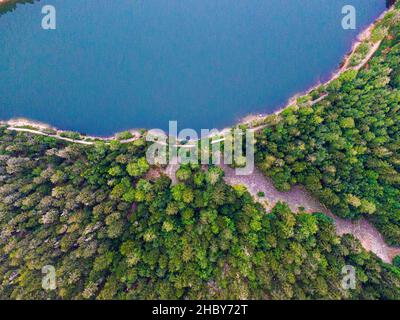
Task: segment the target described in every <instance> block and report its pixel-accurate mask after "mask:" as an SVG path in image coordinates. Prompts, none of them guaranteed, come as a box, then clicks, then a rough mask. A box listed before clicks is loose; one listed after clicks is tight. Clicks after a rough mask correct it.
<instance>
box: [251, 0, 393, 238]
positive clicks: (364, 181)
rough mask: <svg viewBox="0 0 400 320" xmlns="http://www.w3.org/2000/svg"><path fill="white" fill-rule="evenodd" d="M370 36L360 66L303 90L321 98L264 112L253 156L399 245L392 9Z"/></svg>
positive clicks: (281, 185)
mask: <svg viewBox="0 0 400 320" xmlns="http://www.w3.org/2000/svg"><path fill="white" fill-rule="evenodd" d="M397 7H399V4H397ZM372 37H376V38H377V39H376V41H378V40H381V39H383V41H382V44H381V45H380V48H379V50H378V52H377V53H376V54H375V56H374V57H373V59H372V60H371V61H369V63H368V64H367V65H366V66H365V67H364V68H363V69H361V70H360V71H359V72H357V71H355V70H350V71H347V72H345V73H343V74H342V75H341V76H340V77H339V78H338V79H336V80H334V81H332V82H331V83H330V84H329V85H328V86H326V87H321V88H318V89H317V90H315V91H314V92H312V93H311V94H310V97H309V98H310V99H312V98H315V97H318V95H320V94H324V93H328V95H327V97H326V98H325V99H323V100H322V101H320V102H319V103H317V104H315V105H313V106H310V105H309V104H308V103H307V100H306V99H302V100H301V101H298V103H297V104H294V105H292V106H291V107H289V108H287V109H285V110H284V111H283V112H282V113H281V114H280V115H279V116H272V117H270V118H269V119H268V124H269V125H268V126H267V128H265V129H264V130H263V132H262V133H261V134H260V135H259V136H258V137H257V157H256V158H257V163H258V166H259V167H260V168H261V169H262V170H263V172H264V173H265V174H266V175H267V176H269V177H271V178H272V179H273V180H274V183H275V186H276V187H277V188H278V189H279V190H281V191H287V190H289V189H290V188H291V186H293V185H295V184H301V185H304V186H306V188H307V189H308V190H309V191H310V192H311V193H312V194H314V195H315V196H316V197H318V198H319V199H320V201H321V202H322V203H324V204H325V205H326V206H327V207H328V208H330V209H331V210H332V212H334V213H335V214H336V215H338V216H340V217H343V218H349V219H357V218H359V217H360V216H365V217H366V218H367V219H368V220H370V221H371V222H373V223H374V224H375V225H376V227H377V228H378V229H379V230H380V232H381V233H382V234H383V235H384V236H385V239H386V241H387V242H388V243H390V244H392V245H400V201H399V199H400V188H399V186H400V154H399V150H400V103H399V102H400V90H399V89H400V13H399V10H396V11H393V12H392V13H390V14H388V15H386V18H385V19H384V20H383V21H382V22H381V23H380V25H379V26H378V27H377V28H376V29H375V31H374V34H373V35H372Z"/></svg>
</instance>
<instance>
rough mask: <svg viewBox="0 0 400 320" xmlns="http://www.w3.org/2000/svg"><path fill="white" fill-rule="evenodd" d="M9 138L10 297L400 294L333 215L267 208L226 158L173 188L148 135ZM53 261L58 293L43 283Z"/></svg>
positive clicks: (6, 280) (2, 148)
mask: <svg viewBox="0 0 400 320" xmlns="http://www.w3.org/2000/svg"><path fill="white" fill-rule="evenodd" d="M0 139H1V144H0V199H1V200H0V224H1V229H0V230H1V233H0V298H2V299H48V298H50V299H183V298H185V299H186V298H189V299H398V298H400V290H399V289H400V269H399V268H398V267H397V266H396V265H394V266H393V265H389V264H385V263H383V262H382V261H381V260H380V259H379V258H377V257H376V256H375V255H373V254H371V253H368V252H366V251H365V250H364V249H363V248H362V247H361V245H360V244H359V242H358V240H356V239H354V238H353V237H352V236H350V235H345V236H343V237H338V236H336V234H335V227H334V224H333V223H332V220H331V219H330V218H328V217H326V216H325V215H323V214H320V213H315V214H312V215H311V214H307V213H302V212H300V213H298V214H295V213H293V212H291V211H290V209H289V208H288V207H287V205H285V204H284V203H279V204H277V205H276V206H275V208H274V209H273V210H272V211H271V212H270V213H268V214H266V213H265V211H264V208H263V207H262V206H261V205H260V204H258V203H255V202H254V200H253V199H252V197H251V196H250V194H249V193H248V192H247V191H246V189H245V188H244V187H241V186H236V187H231V186H228V185H226V184H225V183H224V181H223V179H222V176H223V171H222V170H221V169H220V168H218V167H212V166H210V167H208V168H207V169H204V168H201V167H199V166H196V165H192V166H183V167H181V168H180V169H179V170H178V171H177V173H176V175H177V178H178V183H177V184H175V185H171V180H170V179H169V178H168V177H166V176H165V175H163V174H162V171H160V170H159V168H156V167H150V166H149V165H147V163H146V162H145V161H144V160H143V159H144V158H143V154H144V151H145V149H146V144H145V143H144V140H137V141H135V142H133V143H131V144H121V143H119V142H117V141H114V142H112V143H111V144H105V143H102V142H98V143H97V144H96V146H93V147H88V146H82V145H79V144H70V143H67V142H63V141H60V140H56V139H54V138H50V137H43V136H35V135H31V134H26V133H17V132H14V131H8V130H6V128H5V127H2V128H1V130H0ZM45 265H52V266H54V267H55V270H56V275H57V277H56V281H57V288H56V290H53V291H46V290H43V289H42V283H41V281H42V273H41V269H42V267H43V266H45ZM346 265H351V266H354V267H355V268H356V271H357V279H358V281H357V283H356V284H357V286H356V288H355V289H354V290H344V289H343V288H342V285H341V281H342V278H343V274H342V273H341V272H342V268H343V267H344V266H346Z"/></svg>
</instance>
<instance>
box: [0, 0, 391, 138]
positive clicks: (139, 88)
mask: <svg viewBox="0 0 400 320" xmlns="http://www.w3.org/2000/svg"><path fill="white" fill-rule="evenodd" d="M46 4H51V5H53V6H55V8H56V9H57V29H56V30H50V31H49V30H43V29H42V27H41V20H42V17H43V15H42V14H41V9H42V7H43V6H44V5H46ZM347 4H352V5H354V6H355V7H356V9H357V30H343V29H342V27H341V20H342V17H343V15H342V12H341V11H342V7H343V6H344V5H347ZM384 10H385V1H384V0H368V1H366V0H322V1H321V0H301V1H300V0H117V1H110V0H51V1H47V0H46V1H40V2H38V3H35V4H33V5H32V4H26V5H19V6H18V7H17V9H16V10H15V11H13V12H9V13H6V14H4V15H2V16H0V119H4V120H6V119H10V118H12V117H26V118H30V119H34V120H38V121H42V122H46V123H50V124H52V125H54V126H56V127H58V128H61V129H68V130H76V131H80V132H84V133H88V134H97V135H109V134H112V133H114V132H118V131H122V130H125V129H129V128H143V127H144V128H162V129H166V128H168V121H169V120H177V121H178V125H179V128H181V129H182V128H185V127H190V128H194V129H196V130H199V129H200V128H205V129H206V128H208V129H212V128H219V129H220V128H223V127H225V126H228V125H232V124H234V123H235V122H236V121H238V120H239V118H241V117H243V116H246V115H248V114H249V113H260V112H262V113H267V112H273V111H274V110H276V109H278V108H279V107H281V106H282V105H284V104H285V102H286V101H287V100H288V99H289V98H290V97H291V96H292V95H293V94H295V93H297V92H299V91H304V90H306V89H307V88H309V87H310V86H312V85H314V84H316V83H317V82H318V81H323V80H326V79H327V78H329V76H330V75H331V73H332V72H333V71H334V70H336V69H337V68H338V66H339V63H340V61H341V60H342V58H343V56H344V55H345V54H346V53H347V52H348V51H349V50H350V48H351V45H352V42H353V41H354V40H355V39H356V36H357V34H358V33H360V32H361V31H362V30H363V29H364V28H365V27H366V26H367V25H368V24H370V23H371V22H373V21H374V20H375V18H377V17H378V16H379V15H380V14H381V13H382V12H383V11H384Z"/></svg>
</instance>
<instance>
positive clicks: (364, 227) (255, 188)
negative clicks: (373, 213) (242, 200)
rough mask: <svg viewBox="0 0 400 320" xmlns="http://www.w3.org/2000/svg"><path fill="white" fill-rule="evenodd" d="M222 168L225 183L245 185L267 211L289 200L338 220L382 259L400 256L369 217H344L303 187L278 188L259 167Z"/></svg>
mask: <svg viewBox="0 0 400 320" xmlns="http://www.w3.org/2000/svg"><path fill="white" fill-rule="evenodd" d="M222 167H223V169H224V171H225V178H224V179H225V182H226V183H228V184H230V185H239V184H240V185H244V186H246V187H247V189H248V191H249V192H250V194H251V195H252V196H253V197H254V198H255V199H256V200H257V201H258V202H260V203H262V204H263V205H264V206H265V208H266V210H267V211H269V210H270V209H272V207H273V206H274V205H275V204H276V203H277V202H286V203H287V204H288V205H289V207H290V209H291V210H292V211H294V212H298V211H299V208H300V207H302V208H304V210H305V211H306V212H309V213H312V212H322V213H324V214H326V215H327V216H329V217H331V218H332V219H333V220H334V221H335V225H336V233H337V234H338V235H343V234H346V233H350V234H352V235H353V236H354V237H355V238H357V239H358V240H359V241H360V242H361V244H362V246H363V247H364V248H365V249H366V250H368V251H371V252H373V253H375V254H376V255H377V256H378V257H379V258H381V259H382V260H383V261H385V262H387V263H391V262H392V260H393V258H394V257H395V256H396V255H400V248H396V247H391V246H389V245H387V244H386V242H385V240H384V238H383V236H382V235H381V234H380V232H379V231H378V230H377V229H376V228H375V227H374V226H373V225H371V224H370V223H369V222H368V221H367V220H366V219H364V218H362V219H360V220H358V221H351V220H345V219H341V218H339V217H337V216H335V215H334V214H333V213H332V212H331V211H330V210H328V209H327V208H326V207H325V206H323V205H322V204H321V203H320V202H319V201H318V200H317V199H315V198H314V197H313V196H311V195H310V193H308V192H307V191H306V190H305V189H304V188H302V187H300V186H295V187H293V188H292V189H291V190H290V191H289V192H279V191H278V190H276V189H275V187H274V185H273V182H272V180H271V179H270V178H268V177H265V176H264V175H263V174H262V172H261V171H259V170H258V169H255V170H254V172H253V174H251V175H248V176H238V175H236V174H235V170H234V169H232V168H230V167H228V166H226V165H223V166H222ZM260 191H261V192H264V194H265V197H263V198H260V197H259V196H258V195H257V193H258V192H260ZM265 201H267V203H265Z"/></svg>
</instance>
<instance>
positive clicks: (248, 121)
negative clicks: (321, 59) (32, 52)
mask: <svg viewBox="0 0 400 320" xmlns="http://www.w3.org/2000/svg"><path fill="white" fill-rule="evenodd" d="M6 2H7V0H0V4H1V3H6ZM394 9H395V5H392V6H391V7H389V8H387V9H386V10H385V11H383V12H382V13H381V14H380V15H379V16H378V18H377V19H375V21H374V22H372V23H371V24H370V25H369V26H367V27H366V28H365V29H364V30H363V31H361V32H360V33H359V34H358V36H357V37H356V39H355V40H354V41H353V44H352V46H351V49H350V50H349V51H348V53H347V54H345V55H344V57H343V59H342V60H341V62H340V63H339V68H338V69H336V71H334V72H332V74H331V76H330V77H329V78H328V80H326V81H324V82H322V83H321V82H318V83H316V84H315V85H313V86H311V87H310V88H309V89H306V90H305V91H303V92H298V93H296V94H294V95H293V96H292V97H290V98H289V99H288V101H287V102H286V103H285V104H284V105H283V106H282V107H277V109H276V110H275V111H273V112H270V113H259V114H254V113H250V114H248V115H246V116H243V117H240V118H239V119H238V120H236V121H235V123H234V124H232V125H231V126H228V127H225V128H222V129H217V130H218V131H219V133H220V135H222V134H224V133H226V132H229V131H230V130H231V129H233V128H236V127H239V126H241V125H248V126H249V128H250V129H253V128H255V127H257V126H259V125H260V124H263V122H264V121H265V120H267V119H268V118H269V117H270V116H274V115H275V116H278V115H279V114H280V113H282V112H283V111H284V110H286V109H287V108H289V107H291V106H295V105H296V103H297V100H298V99H300V98H305V97H308V96H309V94H310V93H311V92H313V91H315V90H318V89H319V88H324V87H326V86H327V85H329V84H330V83H331V82H332V81H334V80H336V79H337V78H339V77H340V76H341V75H342V74H343V73H344V72H346V71H349V70H351V69H353V70H356V71H359V70H360V69H361V68H362V67H363V66H364V65H365V64H366V63H367V62H368V61H369V60H370V59H371V58H372V57H373V55H374V54H375V52H376V50H377V49H378V48H379V46H380V44H381V41H378V42H376V43H374V44H373V46H372V47H371V49H370V52H369V53H368V54H367V56H366V57H365V58H364V59H363V60H362V61H361V62H360V63H359V64H358V65H356V66H350V61H351V59H352V57H353V56H354V54H355V52H356V50H357V49H358V48H359V46H360V45H361V44H363V43H364V42H365V41H368V39H369V38H370V36H371V33H372V31H373V29H374V28H375V27H376V26H377V25H378V24H379V23H380V22H381V21H382V19H383V18H384V17H385V16H386V15H387V14H388V13H390V12H391V11H393V10H394ZM326 96H327V94H322V95H321V96H320V97H319V98H317V99H315V100H314V101H307V102H308V103H311V105H313V104H315V103H317V102H319V101H321V100H322V99H324V98H325V97H326ZM0 125H6V126H11V127H27V126H28V127H33V128H37V129H39V131H40V130H54V131H55V132H56V133H57V135H60V134H63V133H69V132H74V133H77V134H79V135H80V136H81V138H82V139H83V140H87V139H90V140H102V141H110V140H117V136H118V134H121V133H123V132H130V133H132V134H133V135H134V136H136V135H137V134H138V133H140V131H143V130H144V131H145V132H149V131H150V130H152V129H149V128H143V129H137V128H132V129H128V130H123V131H120V132H115V133H113V134H112V135H104V136H101V135H98V136H96V135H86V134H84V133H81V132H79V131H74V130H64V129H59V128H57V127H55V126H53V125H51V124H48V123H44V122H41V121H38V120H33V119H28V118H24V117H15V118H11V119H8V120H0Z"/></svg>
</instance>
